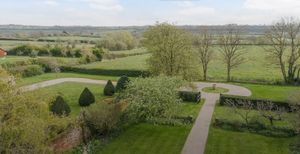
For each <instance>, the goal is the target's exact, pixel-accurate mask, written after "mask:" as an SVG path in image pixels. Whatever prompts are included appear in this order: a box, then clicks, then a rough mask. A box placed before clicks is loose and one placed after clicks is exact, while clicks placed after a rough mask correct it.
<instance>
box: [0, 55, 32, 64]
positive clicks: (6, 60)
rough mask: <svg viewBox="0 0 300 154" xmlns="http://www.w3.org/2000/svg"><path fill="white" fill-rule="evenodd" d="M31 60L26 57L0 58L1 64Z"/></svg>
mask: <svg viewBox="0 0 300 154" xmlns="http://www.w3.org/2000/svg"><path fill="white" fill-rule="evenodd" d="M27 59H30V58H29V57H26V56H6V57H3V58H0V64H3V63H7V62H16V61H20V60H27Z"/></svg>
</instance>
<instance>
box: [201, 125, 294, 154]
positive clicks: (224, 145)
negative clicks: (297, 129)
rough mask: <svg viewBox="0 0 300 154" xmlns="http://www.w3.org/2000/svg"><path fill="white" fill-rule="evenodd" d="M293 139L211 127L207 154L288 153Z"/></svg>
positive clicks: (206, 149)
mask: <svg viewBox="0 0 300 154" xmlns="http://www.w3.org/2000/svg"><path fill="white" fill-rule="evenodd" d="M293 140H294V138H274V137H266V136H262V135H257V134H252V133H246V132H234V131H228V130H223V129H218V128H213V127H211V128H210V130H209V135H208V141H207V144H206V148H205V154H226V153H228V154H254V153H255V154H287V153H290V152H289V144H290V143H292V142H293Z"/></svg>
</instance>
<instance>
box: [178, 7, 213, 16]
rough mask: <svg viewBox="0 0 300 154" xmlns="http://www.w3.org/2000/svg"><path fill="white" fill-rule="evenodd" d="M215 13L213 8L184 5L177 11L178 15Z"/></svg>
mask: <svg viewBox="0 0 300 154" xmlns="http://www.w3.org/2000/svg"><path fill="white" fill-rule="evenodd" d="M214 13H215V9H214V8H210V7H204V6H192V7H186V8H183V9H181V10H180V11H179V14H180V15H185V16H195V15H211V14H214Z"/></svg>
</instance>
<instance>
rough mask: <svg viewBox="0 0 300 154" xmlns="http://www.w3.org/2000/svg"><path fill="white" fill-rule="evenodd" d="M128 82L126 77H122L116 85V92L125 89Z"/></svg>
mask: <svg viewBox="0 0 300 154" xmlns="http://www.w3.org/2000/svg"><path fill="white" fill-rule="evenodd" d="M129 82H130V80H129V78H128V77H127V76H126V75H123V76H122V77H121V78H120V79H119V80H118V83H117V86H116V92H120V91H122V90H124V89H125V88H126V85H127V84H128V83H129Z"/></svg>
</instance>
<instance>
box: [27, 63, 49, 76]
mask: <svg viewBox="0 0 300 154" xmlns="http://www.w3.org/2000/svg"><path fill="white" fill-rule="evenodd" d="M43 73H44V70H43V68H42V67H41V66H40V65H28V66H26V67H25V69H24V71H23V72H22V76H23V77H31V76H36V75H41V74H43Z"/></svg>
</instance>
